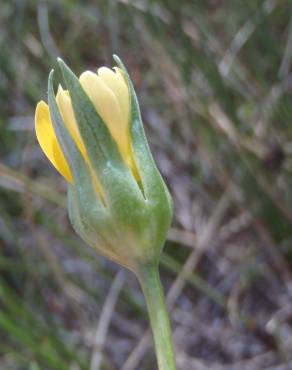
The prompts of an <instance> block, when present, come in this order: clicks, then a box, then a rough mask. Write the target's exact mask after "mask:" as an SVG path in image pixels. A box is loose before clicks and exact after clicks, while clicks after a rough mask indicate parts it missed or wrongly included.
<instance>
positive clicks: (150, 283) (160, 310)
mask: <svg viewBox="0 0 292 370" xmlns="http://www.w3.org/2000/svg"><path fill="white" fill-rule="evenodd" d="M137 275H138V279H139V281H140V284H141V287H142V290H143V293H144V296H145V300H146V304H147V308H148V313H149V317H150V322H151V328H152V332H153V337H154V343H155V350H156V356H157V361H158V368H159V370H176V365H175V357H174V351H173V344H172V335H171V328H170V323H169V316H168V312H167V308H166V305H165V300H164V293H163V288H162V285H161V282H160V277H159V271H158V266H156V265H154V266H152V265H147V266H143V267H142V268H140V269H139V272H138V274H137Z"/></svg>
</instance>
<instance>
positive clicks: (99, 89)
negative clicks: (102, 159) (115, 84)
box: [80, 71, 129, 158]
mask: <svg viewBox="0 0 292 370" xmlns="http://www.w3.org/2000/svg"><path fill="white" fill-rule="evenodd" d="M80 83H81V85H82V87H83V88H84V90H85V92H86V93H87V95H88V96H89V98H90V99H91V101H92V103H93V104H94V106H95V108H96V110H97V112H98V113H99V115H100V116H101V118H102V119H103V121H104V122H105V123H106V125H107V126H108V129H109V130H110V133H111V134H112V136H113V138H114V139H115V141H116V143H117V144H118V146H119V149H120V151H121V154H122V156H123V157H124V158H125V157H126V156H127V155H128V151H129V148H128V138H127V132H126V131H125V127H124V125H123V120H122V113H121V109H120V105H119V103H118V100H117V97H116V96H115V94H114V93H113V92H112V91H111V89H110V88H109V87H108V86H107V85H106V84H105V83H104V81H103V80H102V78H100V77H99V76H97V75H96V74H95V73H93V72H90V71H86V72H84V73H82V75H81V76H80Z"/></svg>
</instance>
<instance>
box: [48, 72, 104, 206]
mask: <svg viewBox="0 0 292 370" xmlns="http://www.w3.org/2000/svg"><path fill="white" fill-rule="evenodd" d="M53 76H54V71H53V70H52V71H51V72H50V75H49V79H48V103H49V109H50V115H51V119H52V124H53V127H54V130H55V132H56V135H57V137H58V142H59V144H60V146H61V148H62V152H63V153H64V156H65V158H66V160H67V163H68V165H69V167H70V170H71V173H72V176H73V184H74V186H75V187H76V189H77V191H78V192H79V197H80V200H81V202H82V203H84V204H85V203H90V199H91V198H93V197H94V198H96V202H97V204H98V206H99V207H100V208H102V203H101V201H100V196H99V194H97V192H96V190H95V189H94V187H93V182H92V175H91V173H90V170H89V168H88V166H87V164H86V163H85V160H84V158H83V156H82V155H81V153H80V151H79V149H78V148H77V145H76V144H75V142H74V140H73V139H72V137H71V135H70V133H69V131H68V129H67V127H66V125H65V123H64V121H63V119H62V116H61V113H60V111H59V108H58V105H57V102H56V98H55V93H54V89H53Z"/></svg>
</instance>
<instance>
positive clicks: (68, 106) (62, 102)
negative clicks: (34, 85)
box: [56, 85, 88, 160]
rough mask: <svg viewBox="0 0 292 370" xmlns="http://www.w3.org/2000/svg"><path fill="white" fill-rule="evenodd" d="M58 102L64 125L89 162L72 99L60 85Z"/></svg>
mask: <svg viewBox="0 0 292 370" xmlns="http://www.w3.org/2000/svg"><path fill="white" fill-rule="evenodd" d="M56 101H57V104H58V107H59V110H60V113H61V115H62V118H63V120H64V123H65V125H66V127H67V129H68V131H69V133H70V135H71V137H72V139H73V140H74V141H75V143H76V145H77V147H78V149H79V150H80V152H81V154H82V155H83V157H84V158H85V159H86V160H88V157H87V153H86V150H85V147H84V144H83V142H82V139H81V136H80V133H79V130H78V126H77V123H76V120H75V116H74V111H73V107H72V103H71V99H70V95H69V93H68V91H65V90H63V88H62V86H61V85H59V88H58V92H57V96H56Z"/></svg>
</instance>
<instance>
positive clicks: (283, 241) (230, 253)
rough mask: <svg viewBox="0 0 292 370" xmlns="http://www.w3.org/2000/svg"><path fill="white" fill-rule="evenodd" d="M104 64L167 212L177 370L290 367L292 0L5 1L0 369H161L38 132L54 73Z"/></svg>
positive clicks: (0, 43) (167, 276) (1, 8)
mask: <svg viewBox="0 0 292 370" xmlns="http://www.w3.org/2000/svg"><path fill="white" fill-rule="evenodd" d="M113 53H116V54H118V55H119V56H120V57H121V58H122V59H123V61H124V62H125V64H126V66H127V68H128V70H129V71H130V74H131V77H132V79H133V82H134V85H135V87H136V91H137V94H138V97H139V100H140V105H141V109H142V114H143V120H144V124H145V129H146V132H147V134H148V138H149V142H150V146H151V148H152V150H153V154H154V157H155V159H156V161H157V163H158V166H159V168H160V170H161V172H162V174H163V176H164V178H165V179H166V182H167V183H168V185H169V188H170V190H171V193H172V195H173V197H174V204H175V216H174V221H173V224H172V228H171V230H170V232H169V236H168V240H167V243H166V247H165V250H164V253H163V256H162V258H161V274H162V280H163V285H164V287H165V292H166V295H167V301H168V305H169V307H170V310H171V321H172V326H173V332H174V342H175V347H176V354H177V364H178V369H179V370H207V369H211V370H260V369H269V370H289V369H292V353H291V352H292V351H291V350H292V125H291V117H292V99H291V98H292V96H291V93H292V69H291V59H292V3H291V1H290V0H245V1H240V0H233V1H223V0H205V1H194V0H193V1H191V0H182V1H177V0H155V1H154V0H153V1H147V0H137V1H134V0H100V1H93V0H87V1H81V0H80V1H77V0H72V1H69V0H53V1H37V0H1V3H0V143H1V145H0V369H1V370H2V369H3V370H10V369H11V370H12V369H13V370H22V369H25V370H26V369H28V370H88V369H90V370H99V369H100V370H154V369H156V362H155V356H154V353H153V347H152V339H151V337H150V336H149V331H148V320H147V314H146V311H145V306H144V301H143V297H142V294H141V291H140V288H139V286H138V284H137V281H136V279H135V277H134V276H133V275H132V274H131V273H129V272H127V271H125V270H124V269H122V268H120V267H118V266H117V265H115V264H113V263H111V262H109V261H107V260H105V259H104V258H103V257H101V256H99V255H97V254H96V253H95V252H94V251H93V250H91V249H90V248H89V247H87V246H86V245H85V244H84V243H83V242H82V241H81V240H80V239H79V238H78V237H77V236H76V235H75V233H74V232H73V230H72V228H71V226H70V224H69V221H68V218H67V210H66V184H65V181H64V180H63V178H61V176H59V175H58V174H57V173H56V171H55V170H54V169H53V167H52V166H51V165H50V163H49V162H48V161H47V160H46V158H45V157H44V155H43V153H42V152H41V150H40V148H39V146H38V144H37V142H36V138H35V132H34V109H35V105H36V103H37V102H38V101H39V100H40V99H45V100H46V89H47V77H48V73H49V71H50V69H51V68H56V57H57V56H61V57H62V58H63V59H64V60H65V61H66V62H67V63H68V64H69V65H70V67H71V68H72V69H73V70H74V71H75V72H76V74H80V73H81V72H82V71H83V70H85V69H92V70H94V69H96V68H97V67H98V66H101V65H107V66H112V65H113V60H112V54H113ZM60 78H61V76H60V73H59V71H57V75H56V79H60Z"/></svg>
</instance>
